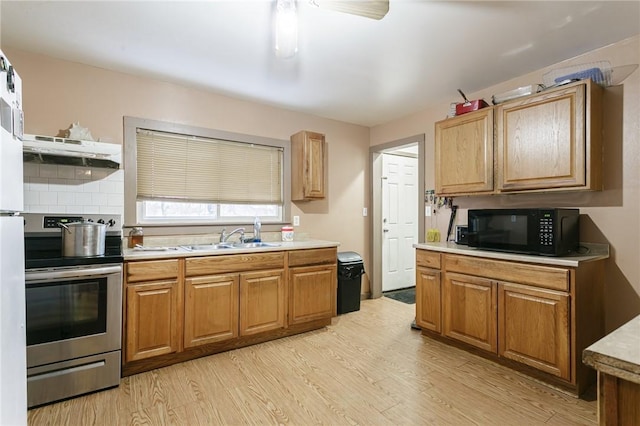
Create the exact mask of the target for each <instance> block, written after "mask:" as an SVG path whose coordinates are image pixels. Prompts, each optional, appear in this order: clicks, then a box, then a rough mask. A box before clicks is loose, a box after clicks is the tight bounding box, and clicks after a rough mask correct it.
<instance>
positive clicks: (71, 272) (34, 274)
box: [24, 265, 122, 283]
mask: <svg viewBox="0 0 640 426" xmlns="http://www.w3.org/2000/svg"><path fill="white" fill-rule="evenodd" d="M121 272H122V266H121V265H112V266H101V267H98V268H78V269H67V270H63V271H27V272H25V274H24V278H25V281H26V283H29V282H32V281H45V280H49V281H51V280H59V279H65V278H83V277H95V276H99V275H108V274H120V273H121Z"/></svg>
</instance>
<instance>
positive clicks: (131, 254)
mask: <svg viewBox="0 0 640 426" xmlns="http://www.w3.org/2000/svg"><path fill="white" fill-rule="evenodd" d="M269 243H270V244H279V245H278V246H276V247H255V248H223V249H212V250H187V249H184V248H181V247H180V246H174V247H145V249H146V250H137V249H129V248H127V249H124V253H123V254H124V260H149V259H166V258H176V257H196V256H217V255H224V254H240V253H263V252H271V251H288V250H305V249H315V248H329V247H338V246H339V245H340V243H337V242H333V241H323V240H307V241H292V242H271V241H269Z"/></svg>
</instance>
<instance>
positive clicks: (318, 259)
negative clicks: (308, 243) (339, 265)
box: [289, 247, 337, 266]
mask: <svg viewBox="0 0 640 426" xmlns="http://www.w3.org/2000/svg"><path fill="white" fill-rule="evenodd" d="M336 259H337V249H336V248H334V247H331V248H323V249H311V250H294V251H290V252H289V266H300V265H323V264H329V263H336Z"/></svg>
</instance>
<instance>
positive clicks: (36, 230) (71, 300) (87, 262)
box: [24, 213, 123, 407]
mask: <svg viewBox="0 0 640 426" xmlns="http://www.w3.org/2000/svg"><path fill="white" fill-rule="evenodd" d="M24 218H25V264H26V265H25V266H26V271H25V287H26V313H27V315H26V328H27V401H28V405H29V407H33V406H36V405H41V404H45V403H48V402H52V401H57V400H60V399H64V398H69V397H72V396H76V395H80V394H83V393H87V392H92V391H95V390H99V389H104V388H108V387H113V386H118V384H119V383H120V364H121V355H120V350H121V330H122V262H123V257H122V231H121V229H122V226H121V219H120V216H119V215H74V216H63V215H43V214H33V213H25V214H24ZM81 219H87V220H93V221H95V222H101V223H106V224H107V226H108V228H107V229H108V231H107V233H106V237H105V253H104V255H101V256H91V257H64V256H63V255H62V254H63V249H62V233H61V232H62V231H61V230H60V228H59V226H58V223H60V222H62V223H65V222H74V221H77V220H81Z"/></svg>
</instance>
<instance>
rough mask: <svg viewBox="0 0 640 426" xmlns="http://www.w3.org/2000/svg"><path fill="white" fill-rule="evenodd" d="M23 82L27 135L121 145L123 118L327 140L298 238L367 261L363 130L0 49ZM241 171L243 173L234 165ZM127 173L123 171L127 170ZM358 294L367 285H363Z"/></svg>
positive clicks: (302, 207) (297, 209) (301, 211)
mask: <svg viewBox="0 0 640 426" xmlns="http://www.w3.org/2000/svg"><path fill="white" fill-rule="evenodd" d="M3 51H4V52H5V54H6V55H7V56H8V57H9V58H11V62H12V63H13V65H14V66H15V68H16V70H17V71H18V73H19V74H20V76H21V77H22V80H23V86H24V88H23V104H24V111H25V131H26V133H32V134H41V135H57V134H58V133H59V132H60V131H61V130H62V129H66V128H68V126H69V125H71V123H73V122H80V124H81V125H82V126H84V127H88V128H89V129H90V130H91V132H92V135H93V137H94V138H96V139H97V138H102V140H106V141H113V142H116V143H120V144H121V143H122V137H123V136H122V135H123V127H122V118H123V116H133V117H140V118H149V119H154V120H162V121H167V122H172V123H182V124H188V125H193V126H201V127H206V128H211V129H219V130H224V131H229V132H237V133H244V134H251V135H258V136H264V137H269V138H276V139H286V140H288V139H289V136H290V135H292V134H293V133H296V132H297V131H299V130H312V131H316V132H320V133H324V134H325V135H326V140H327V147H328V154H329V158H328V198H327V199H326V200H324V201H311V202H296V203H294V204H293V205H292V214H293V215H300V216H301V217H300V226H299V227H297V228H296V232H297V233H299V234H308V236H310V237H312V238H317V239H324V240H331V241H338V242H340V247H339V248H338V251H355V252H358V253H360V254H361V255H362V256H363V258H364V261H365V267H366V268H367V269H370V264H369V258H368V252H367V251H368V247H369V238H368V229H369V224H368V219H369V218H368V217H363V216H362V208H363V207H365V206H367V205H368V184H367V182H368V176H367V175H366V170H367V169H368V164H367V162H368V154H369V129H368V128H367V127H362V126H357V125H353V124H348V123H342V122H339V121H335V120H329V119H324V118H321V117H316V116H312V115H308V114H302V113H298V112H294V111H288V110H284V109H279V108H274V107H270V106H265V105H261V104H257V103H252V102H246V101H242V100H237V99H232V98H228V97H225V96H221V95H217V94H213V93H210V92H207V91H204V90H199V89H196V88H190V87H184V86H179V85H176V84H171V83H166V82H162V81H158V80H152V79H147V78H140V77H136V76H132V75H128V74H122V73H117V72H112V71H107V70H104V69H100V68H95V67H90V66H86V65H82V64H78V63H72V62H67V61H61V60H57V59H52V58H50V57H47V56H42V55H36V54H31V53H28V52H24V51H19V50H15V49H11V48H9V47H6V46H3ZM239 166H242V165H239ZM125 167H126V165H125ZM363 288H364V290H363V291H367V289H368V279H367V277H365V279H363Z"/></svg>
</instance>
